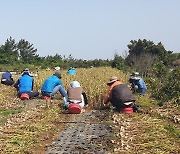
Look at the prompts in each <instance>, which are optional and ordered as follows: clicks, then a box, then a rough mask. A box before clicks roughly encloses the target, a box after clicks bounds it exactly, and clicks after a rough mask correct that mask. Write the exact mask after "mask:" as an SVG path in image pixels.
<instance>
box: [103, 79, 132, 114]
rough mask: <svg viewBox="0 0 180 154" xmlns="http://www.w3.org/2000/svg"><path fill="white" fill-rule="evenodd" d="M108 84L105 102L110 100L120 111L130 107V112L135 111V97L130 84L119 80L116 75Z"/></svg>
mask: <svg viewBox="0 0 180 154" xmlns="http://www.w3.org/2000/svg"><path fill="white" fill-rule="evenodd" d="M107 85H108V86H109V90H108V94H107V97H106V100H105V101H104V104H107V103H108V102H109V101H110V102H111V104H112V105H113V106H114V107H115V108H116V109H117V110H118V111H123V110H124V109H130V110H131V111H130V112H133V105H134V102H135V99H134V97H133V95H132V92H131V90H130V89H129V88H128V86H127V85H126V84H124V83H122V82H121V81H119V80H118V78H117V77H116V76H113V77H111V78H110V79H109V82H108V83H107Z"/></svg>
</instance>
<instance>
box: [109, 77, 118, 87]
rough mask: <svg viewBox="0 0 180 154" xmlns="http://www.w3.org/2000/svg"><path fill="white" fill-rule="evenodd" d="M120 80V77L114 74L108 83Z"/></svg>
mask: <svg viewBox="0 0 180 154" xmlns="http://www.w3.org/2000/svg"><path fill="white" fill-rule="evenodd" d="M117 80H118V78H117V77H116V76H112V77H111V78H110V79H109V82H107V85H108V84H111V83H113V82H115V81H117Z"/></svg>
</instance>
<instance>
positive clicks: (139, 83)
mask: <svg viewBox="0 0 180 154" xmlns="http://www.w3.org/2000/svg"><path fill="white" fill-rule="evenodd" d="M129 82H130V84H131V88H132V90H133V92H137V93H139V94H140V95H144V94H145V93H146V90H147V87H146V84H145V82H144V80H143V79H142V78H141V77H139V73H138V72H134V73H132V74H131V76H130V79H129Z"/></svg>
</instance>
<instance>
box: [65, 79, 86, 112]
mask: <svg viewBox="0 0 180 154" xmlns="http://www.w3.org/2000/svg"><path fill="white" fill-rule="evenodd" d="M67 94H68V100H67V101H64V107H65V109H68V110H69V113H75V114H78V113H80V112H81V110H82V109H83V107H84V106H85V107H88V100H87V97H86V93H85V92H84V90H83V88H82V87H81V86H80V83H79V82H78V81H73V82H71V84H70V88H68V90H67Z"/></svg>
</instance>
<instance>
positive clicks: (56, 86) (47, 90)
mask: <svg viewBox="0 0 180 154" xmlns="http://www.w3.org/2000/svg"><path fill="white" fill-rule="evenodd" d="M58 91H59V92H60V93H61V95H62V96H63V97H65V98H67V92H66V91H65V89H64V86H63V84H62V81H61V74H60V73H59V72H56V73H54V74H53V75H52V76H50V77H48V78H47V79H46V80H45V82H44V84H43V86H42V88H41V94H42V96H50V97H52V96H54V95H55V94H56V93H57V92H58Z"/></svg>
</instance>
